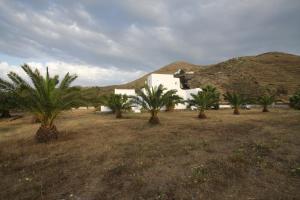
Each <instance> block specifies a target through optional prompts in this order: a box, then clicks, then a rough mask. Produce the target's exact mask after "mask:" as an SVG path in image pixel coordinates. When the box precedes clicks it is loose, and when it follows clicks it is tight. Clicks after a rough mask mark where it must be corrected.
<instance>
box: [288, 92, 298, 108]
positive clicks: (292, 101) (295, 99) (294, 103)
mask: <svg viewBox="0 0 300 200" xmlns="http://www.w3.org/2000/svg"><path fill="white" fill-rule="evenodd" d="M289 100H290V106H291V107H292V108H295V109H298V110H299V109H300V90H298V91H297V92H295V94H294V95H293V96H291V97H290V99H289Z"/></svg>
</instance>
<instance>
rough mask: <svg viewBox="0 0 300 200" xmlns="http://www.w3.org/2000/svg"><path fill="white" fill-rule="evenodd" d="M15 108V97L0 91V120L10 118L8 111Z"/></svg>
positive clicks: (16, 103)
mask: <svg viewBox="0 0 300 200" xmlns="http://www.w3.org/2000/svg"><path fill="white" fill-rule="evenodd" d="M0 81H1V80H0ZM0 84H1V82H0ZM17 106H18V102H17V98H16V97H15V95H14V94H13V93H12V92H9V91H4V90H1V89H0V118H9V117H11V114H10V110H11V109H15V108H17Z"/></svg>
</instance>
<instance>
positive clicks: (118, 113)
mask: <svg viewBox="0 0 300 200" xmlns="http://www.w3.org/2000/svg"><path fill="white" fill-rule="evenodd" d="M116 118H122V112H121V111H120V110H116Z"/></svg>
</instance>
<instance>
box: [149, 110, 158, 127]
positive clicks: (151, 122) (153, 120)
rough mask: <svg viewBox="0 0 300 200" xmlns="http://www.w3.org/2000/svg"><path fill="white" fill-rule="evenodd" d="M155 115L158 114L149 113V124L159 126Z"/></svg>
mask: <svg viewBox="0 0 300 200" xmlns="http://www.w3.org/2000/svg"><path fill="white" fill-rule="evenodd" d="M157 114H158V111H151V117H150V119H149V123H150V124H159V123H160V121H159V119H158V116H157Z"/></svg>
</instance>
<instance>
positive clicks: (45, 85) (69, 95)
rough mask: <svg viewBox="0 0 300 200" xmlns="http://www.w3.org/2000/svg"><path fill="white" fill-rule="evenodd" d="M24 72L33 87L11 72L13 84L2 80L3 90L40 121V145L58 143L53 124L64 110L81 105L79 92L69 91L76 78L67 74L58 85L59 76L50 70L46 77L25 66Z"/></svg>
mask: <svg viewBox="0 0 300 200" xmlns="http://www.w3.org/2000/svg"><path fill="white" fill-rule="evenodd" d="M22 69H23V70H24V71H25V73H26V74H27V76H28V77H29V78H30V80H31V83H28V82H27V81H25V80H24V79H23V78H21V77H20V76H19V75H18V74H16V73H14V72H10V73H9V74H8V77H9V79H10V80H11V82H8V81H5V80H1V79H0V88H1V89H3V90H6V91H10V92H13V93H14V94H15V95H16V96H18V98H20V99H21V101H20V106H22V107H23V108H24V109H26V110H28V111H29V112H31V113H32V114H33V115H35V116H37V117H38V119H39V120H40V121H41V126H40V128H39V129H38V130H37V132H36V139H37V141H39V142H47V141H49V140H50V139H56V138H57V136H58V130H57V128H56V126H55V124H54V120H55V119H56V117H57V116H58V115H59V114H60V113H61V112H62V111H63V110H67V109H70V108H71V107H72V106H76V105H77V104H78V103H79V102H80V99H79V98H78V90H76V89H75V88H73V87H70V85H71V83H72V82H73V81H74V80H75V79H76V78H77V76H76V75H70V74H69V73H67V74H66V75H65V77H64V78H63V79H62V81H61V82H59V78H58V76H53V77H51V76H50V75H49V72H48V68H47V72H46V76H45V77H43V76H42V75H41V74H40V72H39V71H38V70H37V69H36V70H34V71H33V70H32V69H31V68H30V67H29V66H28V65H26V64H25V65H23V66H22Z"/></svg>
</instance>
